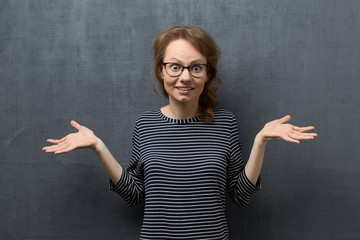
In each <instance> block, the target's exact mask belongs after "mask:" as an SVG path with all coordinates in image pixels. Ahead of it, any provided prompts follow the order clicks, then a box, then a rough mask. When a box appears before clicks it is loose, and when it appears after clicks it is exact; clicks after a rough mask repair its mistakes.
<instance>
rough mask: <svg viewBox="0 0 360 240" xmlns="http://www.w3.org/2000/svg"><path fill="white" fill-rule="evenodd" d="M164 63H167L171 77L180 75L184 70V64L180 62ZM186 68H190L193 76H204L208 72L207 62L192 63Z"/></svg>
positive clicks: (166, 66)
mask: <svg viewBox="0 0 360 240" xmlns="http://www.w3.org/2000/svg"><path fill="white" fill-rule="evenodd" d="M164 65H165V71H166V72H167V74H169V76H171V77H178V76H180V75H181V73H182V72H183V70H184V66H182V65H181V64H178V63H165V64H164ZM185 68H188V70H189V71H190V74H191V76H193V77H203V76H204V75H205V74H206V72H207V65H205V64H198V65H192V66H189V67H185Z"/></svg>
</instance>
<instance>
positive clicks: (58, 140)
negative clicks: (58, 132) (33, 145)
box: [46, 137, 66, 144]
mask: <svg viewBox="0 0 360 240" xmlns="http://www.w3.org/2000/svg"><path fill="white" fill-rule="evenodd" d="M65 140H66V137H63V138H62V139H48V140H46V141H47V142H49V143H54V144H57V143H61V142H64V141H65Z"/></svg>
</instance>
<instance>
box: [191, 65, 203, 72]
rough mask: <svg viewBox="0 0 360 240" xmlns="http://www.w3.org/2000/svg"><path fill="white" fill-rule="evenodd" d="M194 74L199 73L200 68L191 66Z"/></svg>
mask: <svg viewBox="0 0 360 240" xmlns="http://www.w3.org/2000/svg"><path fill="white" fill-rule="evenodd" d="M191 69H192V70H193V71H194V72H200V71H201V66H193V67H192V68H191Z"/></svg>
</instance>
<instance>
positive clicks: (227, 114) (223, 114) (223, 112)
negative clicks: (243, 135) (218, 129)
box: [214, 108, 235, 120]
mask: <svg viewBox="0 0 360 240" xmlns="http://www.w3.org/2000/svg"><path fill="white" fill-rule="evenodd" d="M217 119H218V120H220V119H227V120H233V119H235V115H234V113H233V112H231V111H229V110H227V109H224V108H220V109H215V110H214V120H217Z"/></svg>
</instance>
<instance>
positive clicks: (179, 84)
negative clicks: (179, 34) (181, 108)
mask: <svg viewBox="0 0 360 240" xmlns="http://www.w3.org/2000/svg"><path fill="white" fill-rule="evenodd" d="M163 62H164V63H168V62H170V63H175V64H180V65H182V66H185V67H187V66H190V65H194V64H207V61H206V57H205V56H204V55H202V54H201V53H200V52H199V51H198V50H197V49H196V48H195V47H194V46H193V45H192V44H191V43H190V42H188V41H186V40H183V39H177V40H173V41H171V42H170V43H169V44H168V46H167V48H166V50H165V56H164V60H163ZM180 65H178V66H180ZM173 66H175V68H176V66H177V65H173ZM194 69H195V70H197V68H194ZM160 76H161V78H162V79H163V80H164V87H165V90H166V92H167V93H168V95H169V102H170V104H171V103H186V104H196V105H198V104H199V97H200V95H201V93H202V91H203V89H204V85H205V82H206V81H207V74H205V75H204V76H202V77H199V78H196V77H193V76H192V75H191V74H190V72H189V69H185V68H184V69H183V71H182V72H181V74H180V75H179V76H177V77H171V76H169V74H168V73H167V72H166V70H165V67H164V66H163V67H162V69H161V72H160Z"/></svg>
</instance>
